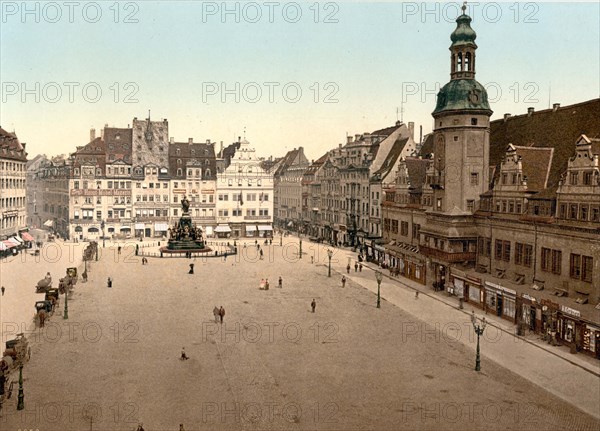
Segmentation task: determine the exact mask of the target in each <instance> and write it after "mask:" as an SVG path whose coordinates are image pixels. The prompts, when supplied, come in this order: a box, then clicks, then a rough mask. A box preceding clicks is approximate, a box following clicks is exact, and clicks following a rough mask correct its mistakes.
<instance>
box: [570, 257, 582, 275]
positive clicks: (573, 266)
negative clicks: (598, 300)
mask: <svg viewBox="0 0 600 431" xmlns="http://www.w3.org/2000/svg"><path fill="white" fill-rule="evenodd" d="M569 272H570V275H571V278H575V279H577V280H579V279H581V255H580V254H573V253H571V262H570V271H569Z"/></svg>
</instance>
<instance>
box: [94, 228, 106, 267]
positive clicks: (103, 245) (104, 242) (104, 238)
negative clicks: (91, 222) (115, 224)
mask: <svg viewBox="0 0 600 431" xmlns="http://www.w3.org/2000/svg"><path fill="white" fill-rule="evenodd" d="M104 226H105V224H104V220H102V222H101V223H100V227H101V228H102V248H104V247H106V236H105V235H104ZM96 260H97V259H96Z"/></svg>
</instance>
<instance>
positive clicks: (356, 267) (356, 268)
mask: <svg viewBox="0 0 600 431" xmlns="http://www.w3.org/2000/svg"><path fill="white" fill-rule="evenodd" d="M357 271H358V262H354V272H357Z"/></svg>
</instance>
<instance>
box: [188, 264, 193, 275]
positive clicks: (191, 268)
mask: <svg viewBox="0 0 600 431" xmlns="http://www.w3.org/2000/svg"><path fill="white" fill-rule="evenodd" d="M193 273H194V264H193V263H190V270H189V271H188V274H193Z"/></svg>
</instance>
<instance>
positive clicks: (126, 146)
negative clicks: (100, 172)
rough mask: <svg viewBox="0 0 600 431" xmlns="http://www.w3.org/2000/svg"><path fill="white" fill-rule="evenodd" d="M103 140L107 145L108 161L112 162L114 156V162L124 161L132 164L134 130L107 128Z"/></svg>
mask: <svg viewBox="0 0 600 431" xmlns="http://www.w3.org/2000/svg"><path fill="white" fill-rule="evenodd" d="M102 139H104V142H105V143H106V152H107V154H106V155H107V157H108V160H111V157H110V156H111V155H112V156H113V157H112V160H118V159H122V160H123V161H125V162H129V163H131V149H132V143H133V129H124V128H117V127H105V128H104V137H103V138H102Z"/></svg>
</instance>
